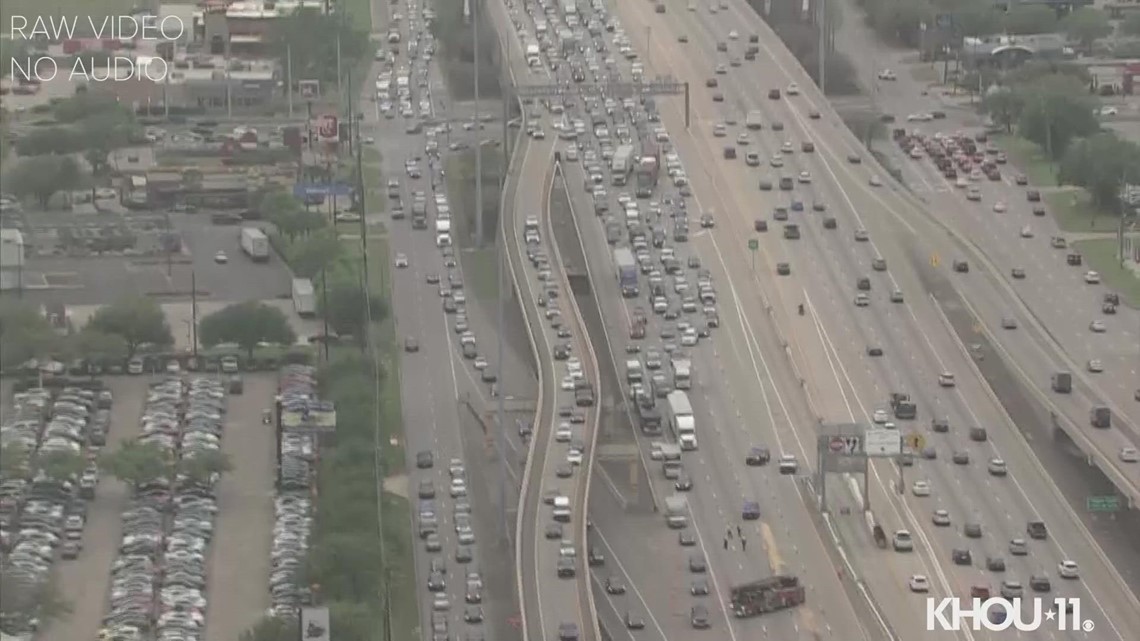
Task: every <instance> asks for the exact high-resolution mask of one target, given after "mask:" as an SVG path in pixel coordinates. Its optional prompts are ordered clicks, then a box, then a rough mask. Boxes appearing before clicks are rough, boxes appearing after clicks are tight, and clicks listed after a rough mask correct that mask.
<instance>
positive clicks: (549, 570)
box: [490, 3, 599, 641]
mask: <svg viewBox="0 0 1140 641" xmlns="http://www.w3.org/2000/svg"><path fill="white" fill-rule="evenodd" d="M490 4H491V7H490V8H491V10H492V11H491V18H492V19H493V20H495V21H496V22H497V24H498V25H499V28H500V30H501V34H503V35H502V36H501V37H502V38H503V39H504V40H505V42H504V46H506V47H507V49H508V52H509V53H508V59H509V60H510V62H511V79H512V81H513V82H514V83H526V84H533V83H539V82H549V73H548V71H547V70H545V69H542V68H539V69H536V70H530V69H527V68H526V66H525V62H524V61H525V56H524V55H522V53H523V47H522V42H521V40H520V39H519V35H518V34H517V32H516V27H515V22H516V20H517V17H512V16H508V15H507V12H506V11H505V8H504V7H502V6H501V5H499V4H497V3H490ZM512 11H513V10H512ZM519 140H520V141H521V144H520V145H519V147H518V148H517V149H516V150H515V155H516V156H519V162H518V165H517V166H518V167H520V169H519V170H518V172H517V174H516V175H514V176H513V178H514V180H515V181H516V183H515V185H514V186H513V190H514V192H513V193H514V195H515V197H514V200H513V202H512V203H511V204H510V205H509V206H504V208H503V210H504V214H505V215H504V216H503V218H502V219H503V221H504V226H503V229H502V232H503V241H504V242H505V244H506V247H507V254H508V259H509V265H510V270H511V272H512V275H513V276H512V278H513V280H514V288H515V290H516V293H517V294H518V296H519V298H520V302H521V307H522V308H523V313H524V316H525V317H526V322H527V325H528V331H529V333H530V340H531V343H532V345H533V347H534V349H535V350H536V352H537V353H536V359H537V361H538V362H539V364H540V369H541V370H542V371H541V372H540V374H539V377H540V380H541V384H540V392H539V397H540V402H539V407H538V415H537V418H536V421H535V424H534V434H533V436H532V442H531V446H530V455H529V457H528V460H527V465H526V469H525V470H524V478H523V491H522V497H521V501H520V502H521V504H522V508H521V510H520V512H519V520H518V524H519V533H518V534H519V537H520V540H519V542H518V544H517V546H518V550H519V554H518V556H517V558H518V561H519V563H518V567H517V568H516V571H517V572H518V575H519V586H518V589H519V592H520V599H521V602H522V609H523V617H522V619H523V625H524V627H525V630H524V635H525V636H524V638H526V639H528V640H529V641H539V640H542V641H546V640H548V639H549V640H550V641H554V640H555V639H559V637H560V636H561V634H562V631H563V625H564V624H570V625H573V626H575V627H576V629H577V634H578V638H579V639H581V640H582V641H594V640H595V639H597V637H598V624H597V616H596V613H595V604H594V601H593V595H592V592H591V590H590V579H589V576H590V575H589V568H588V566H587V563H586V549H587V543H586V541H587V535H586V525H587V524H586V513H587V508H586V505H587V497H588V487H589V480H590V475H591V471H592V470H591V468H592V464H593V446H594V442H595V438H594V435H595V433H596V431H597V421H598V412H597V407H596V406H595V407H576V406H575V394H574V392H573V391H572V390H565V389H563V388H562V386H561V385H560V381H561V379H562V378H563V377H564V375H565V374H566V372H565V371H564V370H565V367H564V366H562V365H561V364H556V363H555V361H554V360H553V357H552V349H553V346H554V344H555V343H556V342H562V343H569V344H570V346H571V353H572V354H573V356H574V357H575V358H577V359H578V360H579V362H580V363H581V367H582V374H583V376H584V377H585V379H586V381H587V382H588V383H590V384H592V386H593V388H594V391H595V395H596V394H597V392H598V381H599V379H598V375H597V364H596V363H595V362H594V356H593V350H592V348H591V347H590V345H589V341H588V338H587V337H586V336H585V335H584V324H583V323H582V321H581V316H580V314H579V313H578V311H577V308H576V307H575V303H574V300H573V297H572V296H570V295H569V285H568V281H567V279H566V276H565V273H564V272H563V271H562V269H561V264H560V261H559V260H558V254H557V247H556V246H555V245H554V243H553V241H552V234H551V233H550V226H549V218H548V215H549V195H550V185H551V181H552V179H553V174H552V173H551V169H552V167H553V160H554V156H553V154H554V146H553V144H551V143H549V142H547V141H545V140H539V139H533V140H527V139H526V138H520V139H519ZM512 160H513V159H512ZM512 164H514V163H513V162H512ZM505 192H507V193H510V192H511V189H510V188H508V189H507V190H505ZM528 218H537V219H538V226H539V229H538V231H539V239H540V242H539V244H537V245H534V244H531V245H528V243H527V240H526V233H525V228H524V223H525V222H526V221H527V219H528ZM528 248H530V249H532V251H540V252H544V253H546V255H547V257H548V260H549V266H547V267H544V268H543V269H542V270H540V269H539V267H538V265H537V264H536V263H534V262H532V261H531V260H530V259H529V256H528ZM540 271H546V274H545V275H544V278H546V279H548V280H547V281H545V282H553V284H554V285H555V286H556V287H557V289H558V291H559V292H560V295H559V296H558V297H557V298H553V299H551V300H550V302H549V303H548V304H547V305H546V306H545V307H539V306H538V304H537V301H538V299H539V297H540V294H541V292H542V289H543V288H542V286H543V285H544V284H545V282H544V281H542V280H539V272H540ZM555 311H557V312H559V313H558V314H554V313H553V312H555ZM555 323H558V324H560V325H562V326H564V327H566V328H567V329H569V332H570V336H569V337H568V338H560V337H559V336H558V334H557V328H556V327H555V326H554V324H555ZM579 421H580V422H579ZM564 422H566V423H569V424H570V427H571V433H572V436H571V440H570V442H569V443H565V442H558V441H556V440H555V438H554V431H555V425H556V424H561V423H564ZM576 444H580V445H583V446H584V453H583V454H582V457H581V458H582V460H581V463H580V464H574V465H572V464H571V463H570V461H569V458H568V455H569V453H570V448H571V446H572V445H576ZM566 467H569V468H570V471H571V476H570V477H569V478H561V477H560V476H559V471H560V470H559V468H566ZM563 471H564V470H563ZM556 495H559V496H565V497H568V498H569V499H570V505H571V512H570V517H569V520H568V521H566V522H563V523H561V524H558V523H557V522H555V521H554V520H553V505H551V504H548V500H550V501H551V502H552V501H553V500H555V499H554V497H555V496H556ZM556 524H558V525H560V530H561V532H560V534H559V536H551V534H554V532H550V533H548V531H547V530H548V527H550V526H553V525H556ZM563 555H568V556H569V557H570V558H571V559H572V560H573V564H574V568H575V571H574V576H573V577H566V578H563V577H560V576H559V574H558V562H559V559H560V558H561V557H562V556H563Z"/></svg>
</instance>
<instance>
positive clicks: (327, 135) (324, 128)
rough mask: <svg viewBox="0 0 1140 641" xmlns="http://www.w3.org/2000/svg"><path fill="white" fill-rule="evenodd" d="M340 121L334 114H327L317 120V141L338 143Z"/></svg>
mask: <svg viewBox="0 0 1140 641" xmlns="http://www.w3.org/2000/svg"><path fill="white" fill-rule="evenodd" d="M337 125H338V119H337V117H336V116H335V115H333V114H325V115H323V116H320V117H318V118H317V140H319V141H321V142H336V141H337V139H338V138H337V134H338V133H339V130H338V128H337Z"/></svg>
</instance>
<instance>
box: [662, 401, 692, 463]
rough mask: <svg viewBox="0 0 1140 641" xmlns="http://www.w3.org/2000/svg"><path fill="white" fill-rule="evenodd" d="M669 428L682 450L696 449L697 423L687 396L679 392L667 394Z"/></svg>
mask: <svg viewBox="0 0 1140 641" xmlns="http://www.w3.org/2000/svg"><path fill="white" fill-rule="evenodd" d="M666 400H667V401H668V404H669V427H670V428H672V430H673V435H674V436H675V437H676V438H677V443H678V444H679V445H680V446H681V449H683V450H695V449H697V422H696V418H695V417H694V416H693V406H692V405H691V404H690V403H689V395H688V394H686V393H685V392H683V391H681V390H674V391H672V392H669V396H667V397H666Z"/></svg>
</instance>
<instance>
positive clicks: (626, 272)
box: [614, 247, 641, 298]
mask: <svg viewBox="0 0 1140 641" xmlns="http://www.w3.org/2000/svg"><path fill="white" fill-rule="evenodd" d="M614 266H615V268H616V270H617V280H618V286H620V287H621V295H622V296H623V297H625V298H636V297H637V296H638V294H640V293H641V290H640V288H639V287H638V286H637V260H635V259H634V257H633V252H632V251H630V250H629V248H628V247H618V248H617V249H615V250H614Z"/></svg>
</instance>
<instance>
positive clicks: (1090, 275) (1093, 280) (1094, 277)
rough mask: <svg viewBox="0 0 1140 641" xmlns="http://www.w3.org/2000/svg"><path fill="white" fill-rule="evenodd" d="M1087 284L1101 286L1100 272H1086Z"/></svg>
mask: <svg viewBox="0 0 1140 641" xmlns="http://www.w3.org/2000/svg"><path fill="white" fill-rule="evenodd" d="M1085 282H1086V283H1088V284H1089V285H1099V284H1100V272H1098V271H1096V270H1092V269H1090V270H1088V271H1087V272H1085Z"/></svg>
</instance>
